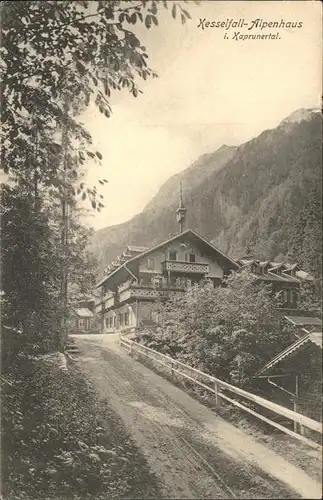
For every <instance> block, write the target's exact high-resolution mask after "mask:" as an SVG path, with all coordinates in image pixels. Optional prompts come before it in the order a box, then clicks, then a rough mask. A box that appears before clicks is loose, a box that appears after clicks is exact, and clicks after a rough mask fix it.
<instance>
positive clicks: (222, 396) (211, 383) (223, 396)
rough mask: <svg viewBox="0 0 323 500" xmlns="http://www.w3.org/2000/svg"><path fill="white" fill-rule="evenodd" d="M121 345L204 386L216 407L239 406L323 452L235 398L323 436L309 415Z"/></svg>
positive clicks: (143, 348) (143, 350) (135, 345)
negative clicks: (224, 404) (226, 403)
mask: <svg viewBox="0 0 323 500" xmlns="http://www.w3.org/2000/svg"><path fill="white" fill-rule="evenodd" d="M120 345H121V346H123V347H125V348H126V349H128V352H129V353H130V354H132V353H138V354H141V355H143V356H146V357H147V358H149V359H150V360H152V361H155V362H156V363H158V364H160V365H162V366H164V367H166V368H168V369H169V370H170V373H171V374H172V375H173V374H174V373H176V374H177V375H180V376H181V377H183V378H185V379H187V380H190V381H191V382H194V383H195V384H197V385H198V386H200V387H203V388H204V389H206V390H207V391H210V392H211V393H213V394H214V395H215V402H216V405H219V403H220V400H224V401H227V402H229V403H231V404H232V405H234V406H236V407H237V408H240V409H241V410H244V411H245V412H247V413H249V414H251V415H253V416H254V417H256V418H258V419H260V420H262V421H264V422H266V423H267V424H269V425H271V426H272V427H275V428H276V429H279V430H280V431H282V432H284V433H286V434H289V435H290V436H293V437H294V438H295V439H298V440H299V441H302V442H303V443H305V444H307V445H309V446H311V447H312V448H315V449H317V450H322V446H321V445H320V444H318V443H316V442H314V441H312V440H311V439H308V438H307V437H305V436H303V435H301V434H298V433H296V432H294V431H292V430H290V429H288V428H287V427H285V426H283V425H281V424H278V423H277V422H275V421H273V420H271V419H270V418H268V417H266V416H264V415H261V414H260V413H258V412H256V411H255V410H254V409H252V408H249V407H247V406H245V405H244V404H242V403H241V402H239V401H237V400H236V399H233V398H234V397H235V396H238V397H240V398H242V399H246V400H248V401H251V402H253V403H255V404H257V405H258V406H260V407H262V408H266V409H267V410H270V411H271V412H274V413H276V414H278V415H281V416H282V417H285V418H287V419H289V420H291V421H293V422H297V423H298V424H299V425H300V426H302V427H307V428H308V429H311V430H312V431H314V432H317V433H320V434H322V424H321V423H320V422H317V421H316V420H313V419H311V418H309V417H306V416H305V415H302V414H300V413H297V412H295V411H293V410H290V409H288V408H285V407H284V406H280V405H278V404H277V403H273V402H272V401H269V400H268V399H265V398H263V397H261V396H257V395H256V394H252V393H250V392H247V391H245V390H243V389H240V388H239V387H236V386H234V385H231V384H228V383H227V382H224V381H223V380H220V379H217V378H215V377H212V376H211V375H208V374H207V373H204V372H202V371H200V370H198V369H197V368H192V367H191V366H188V365H186V364H185V363H182V362H180V361H177V360H176V359H173V358H171V357H170V356H167V355H165V354H162V353H160V352H157V351H155V350H153V349H151V348H150V347H146V346H144V345H141V344H138V343H137V342H134V341H133V340H130V339H128V338H126V337H123V336H120ZM224 391H225V393H224ZM227 393H229V394H230V396H231V397H230V396H228V394H227ZM232 395H233V397H232Z"/></svg>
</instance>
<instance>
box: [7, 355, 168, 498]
mask: <svg viewBox="0 0 323 500" xmlns="http://www.w3.org/2000/svg"><path fill="white" fill-rule="evenodd" d="M2 408H3V410H2V495H3V499H4V500H23V499H24V500H26V499H27V498H28V499H30V500H32V499H35V500H36V499H37V500H38V499H39V500H40V499H42V500H45V499H47V500H49V499H50V500H54V499H55V500H63V499H73V500H87V499H94V498H95V499H96V500H103V499H104V500H106V499H114V498H115V499H117V498H118V499H120V498H160V497H161V496H160V492H159V488H158V484H157V481H156V478H155V477H154V476H153V474H152V473H151V472H150V471H149V469H148V466H147V464H146V461H145V458H144V457H143V456H142V455H141V453H140V451H139V450H138V448H137V447H136V445H135V443H134V442H133V441H132V439H131V438H130V436H129V435H128V433H127V431H126V430H125V428H124V426H123V424H122V422H121V421H120V419H119V417H118V416H117V415H116V414H115V413H114V412H113V411H112V410H111V409H110V408H109V406H108V404H107V403H103V402H101V401H99V400H98V399H97V397H96V395H95V393H94V391H93V388H92V387H91V385H90V384H89V382H88V381H87V380H85V379H84V377H83V376H82V375H81V373H80V372H79V371H78V369H77V368H76V367H75V366H74V365H73V363H72V364H71V363H70V364H69V366H68V371H62V369H60V368H59V367H58V366H56V365H50V364H48V363H45V362H44V361H43V360H35V359H26V358H21V359H20V360H18V361H16V362H15V364H14V365H13V366H12V367H11V369H10V372H9V373H7V374H5V375H4V376H3V377H2Z"/></svg>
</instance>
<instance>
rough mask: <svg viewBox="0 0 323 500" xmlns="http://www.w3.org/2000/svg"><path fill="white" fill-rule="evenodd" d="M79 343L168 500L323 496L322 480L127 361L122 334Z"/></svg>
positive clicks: (89, 370) (84, 365)
mask: <svg viewBox="0 0 323 500" xmlns="http://www.w3.org/2000/svg"><path fill="white" fill-rule="evenodd" d="M74 339H75V342H76V345H77V346H78V348H79V350H80V353H79V354H78V355H77V356H76V359H77V363H78V365H79V367H80V368H81V369H82V370H83V371H84V373H85V374H86V375H87V377H89V379H90V380H91V381H92V383H93V384H94V386H95V387H96V389H97V392H98V395H99V397H100V398H102V399H107V400H108V401H109V404H110V406H111V407H112V408H113V409H114V410H115V411H116V412H117V413H118V414H119V415H120V416H121V418H122V419H123V421H124V422H125V424H126V426H127V427H128V429H129V430H130V432H131V434H132V435H133V437H134V438H135V440H136V441H137V443H138V445H139V446H140V448H141V449H142V451H143V453H144V454H145V455H146V457H147V460H148V463H149V465H150V467H151V469H152V470H153V471H154V472H155V473H156V475H157V476H158V478H159V479H160V481H161V484H162V487H163V496H164V498H179V499H184V498H185V499H188V498H194V499H200V498H214V499H216V498H241V499H243V498H257V499H258V498H273V499H274V498H321V492H322V491H321V490H322V489H321V485H320V484H319V483H317V482H315V481H314V480H313V479H311V478H310V477H309V476H308V475H306V474H305V473H304V472H303V471H302V470H301V469H299V468H297V467H295V466H293V465H291V464H289V463H288V462H287V461H286V460H284V459H283V458H282V457H280V456H279V455H277V454H275V453H274V452H273V451H271V450H269V449H268V448H267V447H266V446H264V445H263V444H261V443H259V442H257V441H256V440H254V439H253V438H251V437H250V435H248V434H245V433H244V432H243V431H241V430H239V429H237V428H236V427H234V426H233V425H232V424H230V423H228V422H225V421H224V420H223V419H222V418H221V417H219V416H218V415H215V414H214V413H213V412H212V411H211V410H210V409H208V408H206V407H205V406H203V405H202V404H200V403H199V402H197V401H196V400H194V399H193V398H192V397H191V396H189V395H188V394H186V393H185V392H184V391H182V390H181V389H179V388H177V387H175V386H173V385H172V384H171V383H170V382H168V381H167V380H165V379H163V378H162V377H160V376H159V375H157V374H156V373H154V372H152V371H151V370H150V369H149V368H147V367H145V366H144V365H142V364H141V363H139V362H137V361H135V360H134V359H132V358H130V357H129V356H128V354H127V353H126V351H125V350H124V349H122V348H121V347H120V346H119V344H118V338H117V336H115V335H105V336H100V335H88V336H86V335H82V336H75V337H74Z"/></svg>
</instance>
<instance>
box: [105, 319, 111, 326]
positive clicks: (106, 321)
mask: <svg viewBox="0 0 323 500" xmlns="http://www.w3.org/2000/svg"><path fill="white" fill-rule="evenodd" d="M109 326H110V318H105V327H106V328H109Z"/></svg>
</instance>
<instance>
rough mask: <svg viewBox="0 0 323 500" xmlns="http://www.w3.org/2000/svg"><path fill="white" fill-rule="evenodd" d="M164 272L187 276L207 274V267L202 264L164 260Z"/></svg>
mask: <svg viewBox="0 0 323 500" xmlns="http://www.w3.org/2000/svg"><path fill="white" fill-rule="evenodd" d="M162 265H163V269H164V271H175V272H177V273H187V274H191V273H192V274H208V272H209V265H208V264H204V263H203V262H185V261H181V260H164V262H163V263H162Z"/></svg>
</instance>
